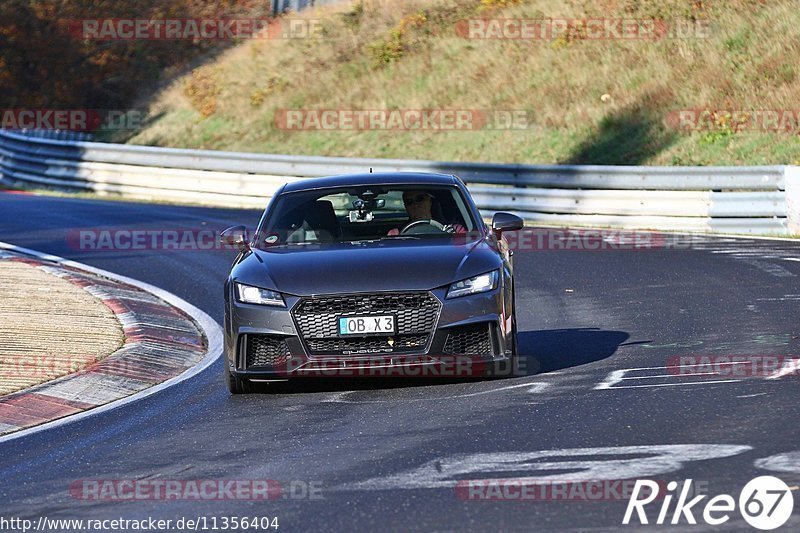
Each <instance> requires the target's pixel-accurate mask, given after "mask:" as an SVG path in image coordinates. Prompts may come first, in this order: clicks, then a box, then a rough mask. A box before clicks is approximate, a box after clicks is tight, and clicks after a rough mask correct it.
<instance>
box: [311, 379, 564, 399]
mask: <svg viewBox="0 0 800 533" xmlns="http://www.w3.org/2000/svg"><path fill="white" fill-rule="evenodd" d="M550 385H551V384H550V383H541V382H536V383H521V384H519V385H509V386H508V387H499V388H497V389H490V390H485V391H478V392H470V393H467V394H454V395H451V396H436V397H432V398H404V399H402V400H363V401H362V400H346V399H345V398H344V396H346V395H348V394H352V393H353V392H355V391H345V392H334V393H333V394H331V395H329V396H328V397H327V398H325V399H324V400H321V402H322V403H352V404H365V403H397V402H403V403H406V402H435V401H441V400H450V399H455V398H472V397H474V396H482V395H484V394H493V393H495V392H501V391H504V390H511V389H520V388H522V387H528V391H527V392H528V394H539V393H541V392H543V391H544V390H545V389H546V388H548V387H549V386H550Z"/></svg>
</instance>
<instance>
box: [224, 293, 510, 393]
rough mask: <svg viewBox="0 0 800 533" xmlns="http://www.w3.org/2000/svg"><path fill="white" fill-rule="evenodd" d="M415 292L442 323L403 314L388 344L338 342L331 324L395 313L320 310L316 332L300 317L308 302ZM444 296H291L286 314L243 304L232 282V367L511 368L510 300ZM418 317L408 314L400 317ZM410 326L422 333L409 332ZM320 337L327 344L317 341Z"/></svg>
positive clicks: (264, 374) (258, 376) (251, 373)
mask: <svg viewBox="0 0 800 533" xmlns="http://www.w3.org/2000/svg"><path fill="white" fill-rule="evenodd" d="M410 294H413V295H416V296H421V295H425V296H426V297H427V298H428V300H426V301H428V302H429V303H430V304H431V305H435V306H436V307H437V309H436V313H435V319H434V320H432V321H431V320H427V321H426V320H418V319H417V318H418V317H415V316H412V315H407V314H406V315H403V317H405V318H400V319H399V320H398V321H397V322H398V330H399V331H398V335H394V336H392V337H389V338H387V337H388V336H380V335H376V336H369V337H367V336H364V337H350V336H348V337H346V338H344V337H339V336H338V335H337V334H335V332H334V331H333V330H332V329H331V328H332V327H333V328H334V329H335V326H333V324H332V323H331V321H335V322H334V323H338V316H340V315H353V314H365V315H370V314H373V315H379V314H386V313H389V312H390V311H385V310H382V311H374V310H369V309H367V310H366V311H364V310H363V309H364V308H362V310H356V309H350V310H342V309H338V310H333V311H332V312H324V311H323V310H322V308H321V307H320V310H319V319H318V320H314V322H313V324H312V326H309V321H307V320H303V317H301V316H300V315H299V310H300V309H301V304H304V303H308V302H309V301H314V302H316V301H317V300H318V299H327V300H330V299H335V301H336V302H338V303H341V302H340V300H341V299H342V298H350V299H351V300H352V299H353V298H357V299H359V300H360V299H365V300H366V299H368V298H392V297H393V296H394V295H401V296H408V295H410ZM445 296H446V289H444V288H442V289H436V290H432V291H409V292H405V293H397V292H392V293H377V294H354V295H324V296H314V297H294V296H288V295H286V296H285V298H286V307H285V308H283V307H272V306H262V305H253V304H245V303H241V302H239V301H237V300H236V299H235V298H234V297H233V294H232V293H231V290H230V284H228V286H226V302H225V305H226V310H225V352H226V364H227V365H228V366H229V369H230V372H231V373H232V374H233V375H235V376H237V377H240V378H246V379H251V380H254V381H259V380H265V381H269V380H283V379H288V378H294V377H304V376H305V377H320V376H329V377H358V376H365V377H367V376H409V377H414V376H422V375H426V376H442V377H445V376H452V377H470V376H486V375H487V374H491V373H493V372H497V368H498V366H497V363H503V362H510V356H511V342H510V338H511V320H510V317H509V316H507V315H506V313H505V312H504V309H507V308H509V306H508V305H506V304H507V302H504V301H503V291H502V290H501V288H499V287H498V288H497V289H495V290H492V291H488V292H485V293H481V294H475V295H470V296H464V297H460V298H453V299H449V300H448V299H446V298H445ZM325 303H326V304H327V303H328V302H327V301H326V302H325ZM395 303H396V302H395ZM303 309H305V307H303ZM411 312H413V310H409V309H404V310H402V311H399V312H398V314H401V313H411ZM409 317H410V318H409ZM427 318H428V319H430V318H431V315H427ZM423 323H424V324H423ZM421 324H422V325H421ZM403 328H405V329H408V328H416V329H415V330H414V331H411V332H404V331H402V330H403ZM402 333H411V334H409V335H403V334H402ZM320 335H322V336H324V338H315V336H316V337H319V336H320ZM423 336H424V337H425V338H424V342H423V339H422V337H423ZM321 347H322V348H325V347H329V348H330V347H332V348H333V349H320V348H321ZM315 348H316V349H315Z"/></svg>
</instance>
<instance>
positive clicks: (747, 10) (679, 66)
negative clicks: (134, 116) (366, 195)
mask: <svg viewBox="0 0 800 533" xmlns="http://www.w3.org/2000/svg"><path fill="white" fill-rule="evenodd" d="M492 6H506V7H492ZM300 16H302V17H310V18H316V17H320V18H322V19H323V28H324V34H323V37H322V38H320V39H295V40H267V41H249V42H244V43H242V44H240V45H237V46H236V47H234V48H232V49H230V50H229V51H227V52H226V53H224V54H222V55H221V56H218V57H216V58H215V59H213V60H210V61H209V62H208V63H207V64H205V65H203V66H201V67H200V68H198V69H196V70H195V71H194V72H192V73H190V74H188V75H186V76H183V77H180V78H176V79H175V80H174V81H173V82H172V83H171V84H170V85H169V86H168V87H167V88H166V89H164V90H163V91H162V92H160V93H159V94H158V95H157V96H156V97H155V98H154V99H152V100H149V101H146V102H141V106H143V107H146V108H147V109H148V111H149V114H150V115H151V117H153V118H152V120H151V121H150V122H149V123H148V124H147V126H146V127H145V128H143V129H142V130H141V131H138V132H134V133H133V134H132V135H129V136H127V138H126V137H122V136H119V135H118V136H111V137H108V140H117V141H119V140H126V141H127V142H130V143H134V144H145V145H154V146H174V147H187V148H206V149H223V150H238V151H249V152H261V153H287V154H312V155H331V156H349V157H386V158H415V159H434V160H452V161H487V162H488V161H493V162H518V163H539V164H552V163H583V164H591V163H595V164H643V165H766V164H800V136H798V132H797V131H794V132H793V133H789V132H787V133H769V132H764V131H735V130H734V129H732V128H730V127H729V126H728V125H726V124H721V125H720V126H719V127H718V128H717V129H714V130H713V131H700V132H685V131H681V130H678V129H676V128H674V127H672V126H671V125H670V123H669V122H668V120H667V119H668V117H669V116H670V114H671V112H675V111H677V110H682V109H730V110H763V109H800V106H798V105H797V103H798V101H800V98H798V97H800V78H799V77H798V69H800V67H798V66H797V61H796V58H797V57H798V56H800V11H798V10H797V5H796V0H775V1H772V2H761V1H758V0H726V1H724V2H723V1H711V0H707V1H691V2H690V1H687V0H601V1H589V0H570V1H568V2H556V1H555V0H521V1H514V0H511V1H509V0H502V1H501V0H485V1H483V2H481V1H479V0H426V1H422V0H406V1H403V0H380V1H379V0H365V1H363V2H355V3H353V4H351V5H347V4H345V5H338V6H335V7H333V8H327V9H320V10H317V11H308V12H304V13H302V14H301V15H300ZM479 16H486V17H496V18H512V17H519V18H550V17H552V18H592V17H606V18H648V17H660V18H662V19H664V20H667V21H674V20H687V19H700V20H707V21H708V22H709V27H710V32H709V36H708V38H693V39H673V38H665V39H661V40H657V41H645V40H629V41H623V40H604V41H600V40H589V39H581V38H570V39H558V40H555V41H538V42H526V41H498V40H494V41H490V40H467V39H463V38H461V37H459V36H458V34H457V33H456V30H455V28H456V23H457V22H458V21H459V20H463V19H468V18H474V17H479ZM604 95H605V96H604ZM432 108H436V109H438V108H443V109H483V110H526V111H528V116H529V117H530V118H531V119H532V120H531V125H530V127H528V128H527V129H524V130H507V131H504V130H486V129H484V130H477V131H462V132H430V131H427V132H426V131H416V132H403V131H399V132H398V131H394V132H380V131H328V132H324V131H282V130H281V129H279V128H277V127H276V126H275V123H274V117H275V114H276V112H277V111H279V110H282V109H432Z"/></svg>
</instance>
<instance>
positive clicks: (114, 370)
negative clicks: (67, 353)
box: [0, 246, 209, 436]
mask: <svg viewBox="0 0 800 533" xmlns="http://www.w3.org/2000/svg"><path fill="white" fill-rule="evenodd" d="M4 248H5V249H6V250H8V249H9V247H8V246H0V257H2V258H4V259H5V260H10V261H20V262H24V263H26V264H28V265H31V266H33V267H36V268H40V269H42V270H44V271H46V272H48V273H49V274H52V275H55V276H58V277H60V278H62V279H64V280H66V281H68V282H70V283H73V284H75V285H77V286H79V287H81V288H82V289H84V290H86V291H87V292H89V293H90V294H92V295H93V296H94V297H96V298H97V299H99V300H100V301H102V302H103V303H104V304H105V305H106V306H107V307H108V308H109V309H110V310H111V311H112V313H113V314H114V315H115V316H116V318H117V319H118V320H119V322H120V323H121V324H122V328H123V332H124V334H125V341H124V344H123V346H122V347H121V348H119V349H118V350H117V351H115V352H113V353H112V354H110V355H108V356H107V357H105V358H103V359H101V360H99V361H97V362H95V363H93V364H91V365H89V366H87V367H85V368H83V369H82V370H80V371H78V372H76V373H73V374H68V375H66V376H63V377H61V378H57V379H54V380H52V381H47V382H45V383H42V384H39V385H36V386H33V387H31V388H28V389H25V390H22V391H19V392H15V393H11V394H8V395H6V396H3V397H0V436H6V435H8V434H11V433H14V432H18V431H20V430H24V429H26V428H32V427H34V426H39V425H40V424H45V423H47V422H51V421H54V420H59V419H62V418H63V417H69V416H70V415H75V414H78V413H81V412H84V411H89V410H92V409H95V408H97V407H99V406H103V405H106V404H110V403H113V402H115V401H119V400H122V399H124V398H128V397H131V396H132V395H136V394H137V393H141V392H142V391H144V390H146V389H149V388H151V387H154V386H156V385H158V384H161V383H164V382H166V381H169V380H171V379H173V378H176V377H178V376H180V375H181V374H184V373H185V372H186V371H187V370H188V369H190V368H192V367H195V366H196V365H198V363H200V362H201V361H203V360H204V358H206V356H207V354H208V352H209V340H208V338H207V336H206V335H204V333H203V331H204V328H203V327H202V326H201V325H200V324H198V323H197V321H195V320H194V319H193V318H191V317H190V316H189V314H188V313H186V312H184V311H182V310H181V309H179V308H178V307H176V306H174V305H172V304H170V303H168V302H167V301H165V300H164V299H162V298H160V297H159V296H158V295H156V294H154V293H153V292H150V291H148V290H145V288H143V287H140V286H135V285H132V284H129V283H125V282H124V281H122V280H117V279H111V278H110V277H104V276H102V275H100V274H99V273H98V272H91V271H89V270H86V269H82V268H80V266H79V265H78V264H70V262H67V261H64V262H63V263H59V262H54V261H47V260H43V259H40V258H33V257H27V256H24V255H20V253H17V252H11V251H4ZM54 259H59V258H54ZM187 305H188V304H187Z"/></svg>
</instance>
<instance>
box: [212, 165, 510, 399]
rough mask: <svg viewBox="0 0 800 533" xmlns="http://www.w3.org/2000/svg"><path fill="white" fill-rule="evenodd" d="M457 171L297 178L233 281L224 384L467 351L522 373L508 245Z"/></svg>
mask: <svg viewBox="0 0 800 533" xmlns="http://www.w3.org/2000/svg"><path fill="white" fill-rule="evenodd" d="M522 226H523V221H522V219H520V218H519V217H517V216H515V215H513V214H510V213H496V214H495V215H494V218H493V220H492V224H491V226H487V225H486V224H485V223H484V222H483V220H482V218H481V213H480V211H479V210H478V208H477V207H476V206H475V203H474V202H473V200H472V198H471V197H470V194H469V192H468V191H467V188H466V186H465V185H464V183H463V182H462V181H461V180H460V179H459V178H458V177H456V176H450V175H444V174H425V173H382V174H372V173H370V174H352V175H343V176H332V177H325V178H315V179H306V180H302V181H295V182H291V183H287V184H286V185H284V186H283V187H281V189H280V190H279V191H277V193H276V194H275V195H274V197H273V198H272V200H271V201H270V202H269V205H268V206H267V208H266V210H265V211H264V214H263V216H262V217H261V221H260V222H259V224H258V227H257V228H256V231H255V233H254V234H253V235H252V236H248V233H247V231H246V229H245V227H244V226H237V227H233V228H229V229H227V230H225V231H224V232H222V233H221V235H220V239H221V241H222V242H223V243H225V244H228V245H233V246H235V247H236V248H237V249H238V250H239V255H238V256H237V257H236V259H235V261H234V264H233V267H232V269H231V272H230V275H229V277H228V279H227V281H226V283H225V351H226V357H225V365H224V367H225V370H224V371H225V381H226V383H227V385H228V388H229V389H230V391H231V392H232V393H234V394H240V393H246V392H250V391H251V390H252V383H253V382H263V381H284V380H287V379H290V378H295V377H303V376H306V377H307V376H319V375H331V376H359V375H364V376H367V375H382V374H381V372H378V370H391V369H396V368H402V369H403V370H405V371H408V372H409V375H413V371H416V370H419V369H421V368H422V369H430V368H431V367H436V366H437V365H438V366H441V365H445V364H452V363H451V362H452V361H453V358H460V357H461V358H467V360H468V361H470V362H475V361H477V362H480V363H483V364H485V366H486V367H496V366H497V364H498V363H499V362H502V363H508V368H514V363H515V358H516V351H517V340H516V337H517V327H516V315H515V312H514V282H513V279H514V278H513V268H512V257H511V256H512V253H513V252H512V251H511V250H509V247H508V244H507V242H506V240H505V239H504V237H503V233H504V232H507V231H516V230H519V229H521V228H522Z"/></svg>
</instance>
